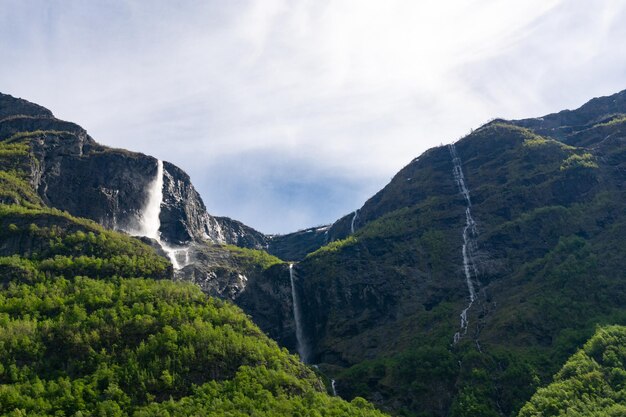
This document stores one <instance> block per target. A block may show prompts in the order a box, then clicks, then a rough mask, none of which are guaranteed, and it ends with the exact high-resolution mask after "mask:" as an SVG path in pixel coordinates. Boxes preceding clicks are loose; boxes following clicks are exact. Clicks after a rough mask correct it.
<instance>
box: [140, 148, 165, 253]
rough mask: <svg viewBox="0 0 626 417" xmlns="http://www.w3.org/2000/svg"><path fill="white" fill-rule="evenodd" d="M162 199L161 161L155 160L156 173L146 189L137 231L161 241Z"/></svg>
mask: <svg viewBox="0 0 626 417" xmlns="http://www.w3.org/2000/svg"><path fill="white" fill-rule="evenodd" d="M162 201H163V161H161V160H159V161H157V174H156V177H155V178H154V180H153V181H152V183H151V184H150V188H149V190H148V201H146V205H145V207H144V209H143V211H142V213H141V219H140V220H139V222H140V223H139V233H140V234H141V235H142V236H147V237H150V238H152V239H155V240H156V241H158V242H159V243H161V234H160V233H159V228H160V227H161V220H160V219H159V215H160V214H161V202H162Z"/></svg>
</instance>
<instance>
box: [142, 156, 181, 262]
mask: <svg viewBox="0 0 626 417" xmlns="http://www.w3.org/2000/svg"><path fill="white" fill-rule="evenodd" d="M162 202H163V161H161V160H160V159H159V160H158V161H157V174H156V177H155V178H154V180H153V181H152V183H150V186H149V188H148V200H147V201H146V205H145V206H144V208H143V210H142V212H141V216H140V218H139V230H137V232H136V233H133V234H136V235H139V236H146V237H149V238H152V239H154V240H156V241H157V242H159V245H161V248H163V250H164V251H165V253H166V254H167V256H168V258H169V259H170V262H172V266H173V267H174V269H180V268H182V267H183V266H185V265H186V264H188V263H189V262H188V259H189V248H174V247H172V246H169V245H168V244H167V243H165V242H164V241H163V240H162V239H161V233H160V232H159V229H160V228H161V219H160V215H161V203H162ZM181 255H182V256H183V257H184V259H185V261H184V264H183V265H182V266H181V264H180V262H178V259H177V258H178V257H180V256H181Z"/></svg>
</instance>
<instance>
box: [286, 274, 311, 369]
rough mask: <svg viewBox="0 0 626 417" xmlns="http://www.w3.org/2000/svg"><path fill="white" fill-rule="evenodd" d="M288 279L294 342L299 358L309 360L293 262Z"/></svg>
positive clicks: (305, 361) (303, 360)
mask: <svg viewBox="0 0 626 417" xmlns="http://www.w3.org/2000/svg"><path fill="white" fill-rule="evenodd" d="M289 280H290V281H291V301H292V304H293V321H294V323H295V325H296V342H297V346H296V348H297V350H298V354H299V355H300V360H302V362H304V363H308V362H309V357H308V349H307V347H306V343H305V341H304V332H303V330H302V312H301V310H300V299H299V297H298V292H297V291H296V285H295V271H294V267H293V263H290V264H289Z"/></svg>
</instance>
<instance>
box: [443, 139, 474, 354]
mask: <svg viewBox="0 0 626 417" xmlns="http://www.w3.org/2000/svg"><path fill="white" fill-rule="evenodd" d="M448 148H449V149H450V155H451V156H452V165H453V174H454V181H455V182H456V184H457V186H458V187H459V191H460V192H461V194H462V195H463V198H464V199H465V203H466V207H465V227H464V228H463V250H462V253H463V273H464V275H465V282H466V284H467V290H468V292H469V300H470V301H469V304H468V305H467V307H465V308H464V309H463V311H461V329H460V331H458V332H456V333H455V334H454V343H455V344H456V343H457V342H458V341H459V340H460V339H461V337H463V335H465V334H466V333H467V327H468V325H469V320H468V318H467V313H468V311H469V310H470V308H472V305H473V304H474V301H475V300H476V288H475V286H474V279H473V278H472V276H474V277H476V276H477V275H478V269H477V268H476V264H475V262H474V253H475V252H476V237H478V229H477V228H476V222H475V221H474V219H473V218H472V210H471V208H472V201H471V200H470V194H469V190H468V189H467V186H466V185H465V176H464V175H463V169H462V168H461V159H460V158H459V156H458V154H457V152H456V147H455V146H454V144H450V145H448Z"/></svg>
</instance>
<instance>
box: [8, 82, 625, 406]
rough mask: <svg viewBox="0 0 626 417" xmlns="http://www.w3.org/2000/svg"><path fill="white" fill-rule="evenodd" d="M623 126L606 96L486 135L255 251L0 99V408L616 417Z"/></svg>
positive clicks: (193, 208) (55, 125)
mask: <svg viewBox="0 0 626 417" xmlns="http://www.w3.org/2000/svg"><path fill="white" fill-rule="evenodd" d="M625 114H626V91H623V92H620V93H617V94H615V95H613V96H609V97H601V98H596V99H593V100H591V101H589V102H588V103H586V104H585V105H583V106H582V107H580V108H579V109H576V110H565V111H562V112H559V113H555V114H550V115H546V116H543V117H539V118H533V119H525V120H501V119H496V120H493V121H491V122H489V123H487V124H485V125H483V126H481V127H479V128H477V129H475V130H473V131H472V133H470V134H469V135H467V136H466V137H464V138H462V139H460V140H459V141H457V142H455V143H453V144H449V145H446V146H439V147H435V148H432V149H429V150H428V151H426V152H424V153H423V154H422V155H420V156H419V158H416V159H414V160H413V161H411V162H410V163H409V164H408V165H407V166H405V167H404V168H403V169H402V170H400V171H399V172H398V173H397V174H396V175H395V176H394V178H393V179H392V180H391V182H390V183H389V184H388V185H387V186H386V187H384V188H383V189H382V190H380V191H379V192H378V193H376V194H375V195H374V196H372V197H371V198H370V199H369V200H368V201H367V202H366V203H365V204H364V205H363V206H362V207H359V208H357V209H355V210H354V211H353V212H351V213H349V214H346V215H345V216H344V217H342V218H340V219H337V220H336V221H335V222H334V223H333V224H331V225H327V226H321V227H316V228H311V229H306V230H302V231H298V232H294V233H292V234H287V235H273V236H272V235H264V234H263V233H261V232H258V231H256V230H254V229H253V228H251V227H248V226H246V225H244V224H242V223H241V222H238V221H236V220H233V219H230V218H226V217H217V216H212V215H210V214H209V213H207V210H206V207H205V205H204V203H203V201H202V198H201V197H200V195H199V194H198V192H197V191H196V190H195V188H194V186H193V184H192V183H191V180H190V178H189V176H188V175H187V174H185V173H184V171H182V170H181V169H180V168H178V167H176V166H174V165H172V164H170V163H168V162H167V161H161V160H157V159H155V158H153V157H150V156H147V155H143V154H139V153H133V152H130V151H126V150H120V149H111V148H107V147H106V146H103V145H100V144H98V143H97V142H95V141H94V140H93V139H92V138H91V137H90V136H89V135H88V134H87V132H86V131H85V130H84V129H83V128H81V127H80V126H78V125H75V124H73V123H70V122H65V121H61V120H58V119H56V118H54V116H53V115H52V113H51V112H50V111H49V110H47V109H44V108H43V107H41V106H38V105H36V104H33V103H29V102H27V101H25V100H21V99H16V98H14V97H11V96H8V95H0V145H1V148H0V169H1V171H0V203H1V205H0V217H1V218H0V220H1V231H2V240H1V242H0V255H1V258H0V272H1V279H2V281H3V284H4V288H3V292H2V300H0V314H1V315H0V318H1V319H2V320H4V325H3V326H2V329H1V330H2V332H3V335H0V336H1V340H5V341H7V342H6V343H8V344H5V345H0V346H3V349H5V351H4V352H3V353H2V356H1V358H2V362H1V365H2V368H0V369H1V370H2V372H0V376H2V378H3V380H2V384H3V388H2V389H0V410H1V412H2V413H4V414H6V415H20V414H15V412H14V414H9V413H10V412H12V411H14V410H17V409H20V410H26V411H25V412H26V413H27V415H36V414H34V413H36V412H40V413H41V415H48V414H46V413H52V412H64V413H65V414H59V415H68V416H69V415H75V414H72V413H76V412H78V411H81V412H83V413H87V412H92V411H89V410H95V409H96V408H97V407H100V406H96V405H95V404H105V403H104V402H103V401H104V399H105V398H106V401H110V403H108V402H107V403H106V404H107V405H106V406H107V407H108V406H110V407H112V408H111V410H113V409H115V407H117V408H119V412H120V413H123V412H127V410H133V413H134V414H130V412H128V414H119V415H137V416H142V415H160V414H157V412H162V411H163V410H167V412H169V413H170V415H188V414H185V413H188V412H191V411H189V410H193V412H196V413H210V412H215V413H218V412H226V411H228V410H230V411H233V410H239V411H238V412H240V414H241V415H248V414H247V412H246V411H241V410H248V411H250V410H252V409H255V410H256V409H257V407H258V409H262V410H264V411H263V412H264V413H265V414H259V415H296V413H297V412H298V413H301V415H314V414H311V413H312V410H326V411H323V412H324V413H325V414H323V415H337V416H340V415H383V414H382V413H388V414H389V415H396V416H420V417H424V416H455V417H458V416H515V415H519V416H523V417H526V416H539V415H542V416H548V415H555V416H557V415H565V414H559V413H560V411H561V410H563V409H564V408H563V406H562V405H559V404H563V403H564V402H565V401H572V402H575V403H576V404H578V405H576V407H577V408H576V409H577V410H579V411H580V410H583V411H580V412H583V413H584V410H585V409H586V408H585V407H589V409H593V410H595V411H594V412H597V413H600V412H606V413H607V414H606V415H615V416H617V415H620V414H619V413H620V412H622V411H623V410H622V408H623V407H621V405H620V401H621V400H620V398H622V397H620V395H621V393H623V384H622V383H621V382H620V381H621V379H620V378H621V374H622V373H623V372H625V371H624V369H625V365H626V363H625V362H624V361H625V360H626V359H624V355H623V340H622V339H623V337H622V335H621V333H623V330H622V328H621V327H619V326H623V325H626V307H624V306H626V287H625V282H626V275H625V273H624V263H623V262H624V261H623V260H624V259H626V244H625V242H624V236H626V209H625V207H626V201H625V189H624V186H625V185H626V119H625V118H624V115H625ZM169 281H174V282H173V283H172V282H169ZM47 293H49V294H53V295H54V297H53V296H52V295H46V294H47ZM83 293H85V295H84V296H83V295H81V294H83ZM29 306H30V307H29ZM91 316H92V319H88V318H89V317H91ZM248 317H249V318H248ZM109 319H110V320H109ZM252 322H254V324H252ZM257 326H258V327H257ZM215 332H217V333H215ZM603 332H604V333H603ZM214 333H215V334H214ZM218 333H219V334H218ZM98 335H99V336H98ZM64 337H65V338H66V340H64V339H63V338H64ZM213 337H215V338H216V339H215V340H213V339H212V338H213ZM8 341H12V342H10V343H9V342H8ZM59 343H60V344H59ZM57 344H58V346H63V349H60V348H59V350H58V351H57V350H55V346H56V345H57ZM279 346H280V347H284V348H287V349H288V350H289V351H290V352H292V353H293V354H298V356H299V358H300V362H299V361H298V360H297V359H296V358H295V356H293V355H290V354H288V353H287V352H286V351H284V350H281V349H280V348H279ZM210 349H214V351H210V352H209V351H207V350H210ZM581 349H582V350H581ZM54 352H56V353H54ZM233 352H234V353H233ZM607 352H608V353H607ZM70 353H75V354H76V356H75V357H73V358H70V357H66V356H63V358H60V357H59V358H57V359H54V358H55V356H50V355H51V354H54V355H64V354H66V355H69V354H70ZM572 355H573V356H572ZM585 355H586V356H585ZM229 358H230V359H229ZM159 361H165V362H164V363H165V364H166V365H164V367H159V366H160V365H159V366H158V365H157V362H159ZM581 361H582V362H584V367H585V368H584V369H588V370H589V372H583V370H581V369H582V368H580V367H578V368H576V366H577V365H572V363H574V364H576V363H579V362H581ZM66 362H67V363H68V365H67V366H66V367H65V368H62V367H59V364H60V363H66ZM140 365H141V366H140ZM143 366H145V368H142V367H143ZM142 369H145V370H142ZM6 370H8V371H6ZM592 371H593V372H596V371H597V372H596V373H593V372H592ZM598 372H599V374H598ZM591 374H593V375H591ZM555 375H556V376H555ZM36 381H40V382H41V381H43V382H41V383H42V384H43V388H40V387H39V385H37V384H38V383H37V384H36ZM242 381H245V383H244V382H242ZM580 381H583V382H584V383H585V384H586V383H587V382H589V384H592V385H593V384H597V386H598V387H600V386H601V387H603V388H602V389H604V390H610V392H611V398H612V402H611V403H610V404H609V403H607V405H602V404H601V401H600V400H601V398H600V397H598V396H596V397H593V396H592V397H589V398H588V397H584V398H583V399H581V398H582V397H581V396H582V395H583V394H584V392H586V391H584V390H582V391H581V390H580V389H578V388H577V387H578V385H577V384H578V383H579V382H580ZM66 383H67V384H69V385H68V386H69V388H63V386H64V385H63V384H66ZM586 386H587V385H585V387H586ZM595 386H596V385H593V387H595ZM85 387H88V388H85ZM241 387H243V388H241ZM559 387H565V388H563V389H564V390H565V391H559V389H560V388H559ZM240 388H241V389H240ZM62 389H65V390H66V394H67V393H72V395H73V399H72V398H70V397H69V394H67V395H66V394H63V395H61V396H59V392H61V390H62ZM589 389H591V388H589ZM598 389H600V388H598ZM3 390H4V391H3ZM564 392H565V393H564ZM36 393H39V394H36ZM40 394H41V395H43V398H44V399H45V400H42V402H41V403H37V402H36V400H35V397H36V396H37V395H40ZM337 394H339V397H337ZM57 397H58V398H62V399H63V400H62V401H61V400H58V401H57V400H56V399H55V398H57ZM242 398H244V399H245V400H242ZM218 399H220V400H219V401H218ZM344 400H345V401H344ZM366 400H367V401H366ZM220 401H223V402H220ZM247 401H249V402H247ZM244 403H245V404H244ZM261 404H267V407H266V408H263V407H264V406H263V405H261ZM580 404H583V405H580ZM81 407H82V408H81ZM102 407H104V405H102ZM246 407H248V408H246ZM620 407H621V408H620ZM37 410H40V411H37ZM115 410H117V409H115ZM115 410H114V411H111V413H113V414H105V415H117V414H114V412H117V411H115ZM124 410H126V411H124ZM233 412H234V411H233ZM320 412H321V411H320ZM177 413H178V414H177ZM359 413H361V414H359ZM83 415H92V414H83ZM93 415H96V414H93ZM163 415H164V414H163ZM207 415H209V414H207ZM233 415H239V414H233ZM568 415H569V414H568ZM571 415H572V416H573V415H576V414H571ZM594 415H595V414H594ZM598 415H600V414H598Z"/></svg>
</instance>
